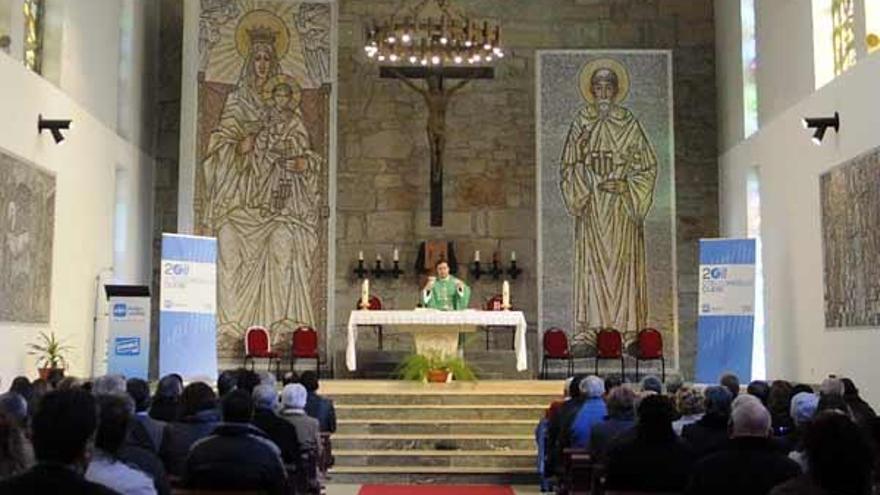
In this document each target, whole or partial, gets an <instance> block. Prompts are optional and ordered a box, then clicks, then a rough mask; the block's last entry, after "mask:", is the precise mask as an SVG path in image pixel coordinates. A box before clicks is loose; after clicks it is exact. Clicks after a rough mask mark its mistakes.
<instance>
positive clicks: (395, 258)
mask: <svg viewBox="0 0 880 495" xmlns="http://www.w3.org/2000/svg"><path fill="white" fill-rule="evenodd" d="M393 259H394V261H400V252H399V251H398V250H397V248H394V258H393Z"/></svg>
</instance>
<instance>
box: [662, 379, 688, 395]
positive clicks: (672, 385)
mask: <svg viewBox="0 0 880 495" xmlns="http://www.w3.org/2000/svg"><path fill="white" fill-rule="evenodd" d="M683 386H684V381H683V380H682V379H681V377H680V376H672V377H669V380H666V395H668V396H670V397H675V393H676V392H678V389H680V388H681V387H683Z"/></svg>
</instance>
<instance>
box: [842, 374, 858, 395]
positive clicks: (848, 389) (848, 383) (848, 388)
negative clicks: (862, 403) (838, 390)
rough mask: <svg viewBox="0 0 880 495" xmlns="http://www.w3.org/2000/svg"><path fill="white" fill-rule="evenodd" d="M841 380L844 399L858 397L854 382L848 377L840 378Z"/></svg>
mask: <svg viewBox="0 0 880 495" xmlns="http://www.w3.org/2000/svg"><path fill="white" fill-rule="evenodd" d="M840 381H842V382H843V397H844V398H846V399H856V398H858V397H859V389H858V388H856V384H855V382H853V381H852V380H851V379H849V378H841V379H840Z"/></svg>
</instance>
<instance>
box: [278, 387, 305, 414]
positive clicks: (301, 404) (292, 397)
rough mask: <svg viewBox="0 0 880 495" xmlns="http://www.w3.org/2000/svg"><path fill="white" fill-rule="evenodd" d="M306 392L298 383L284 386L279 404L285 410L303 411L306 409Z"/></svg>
mask: <svg viewBox="0 0 880 495" xmlns="http://www.w3.org/2000/svg"><path fill="white" fill-rule="evenodd" d="M306 399H308V392H306V388H305V387H303V386H302V385H300V384H299V383H291V384H290V385H285V386H284V389H283V390H282V391H281V404H282V405H283V406H284V408H285V409H303V408H305V407H306Z"/></svg>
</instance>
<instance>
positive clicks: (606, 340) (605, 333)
mask: <svg viewBox="0 0 880 495" xmlns="http://www.w3.org/2000/svg"><path fill="white" fill-rule="evenodd" d="M602 359H620V376H621V377H625V376H626V373H625V371H626V370H625V367H624V362H623V336H622V335H621V334H620V332H618V331H617V330H614V329H613V328H604V329H602V330H599V332H598V333H597V334H596V368H595V370H594V372H595V374H596V375H597V376H598V375H599V361H600V360H602Z"/></svg>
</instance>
